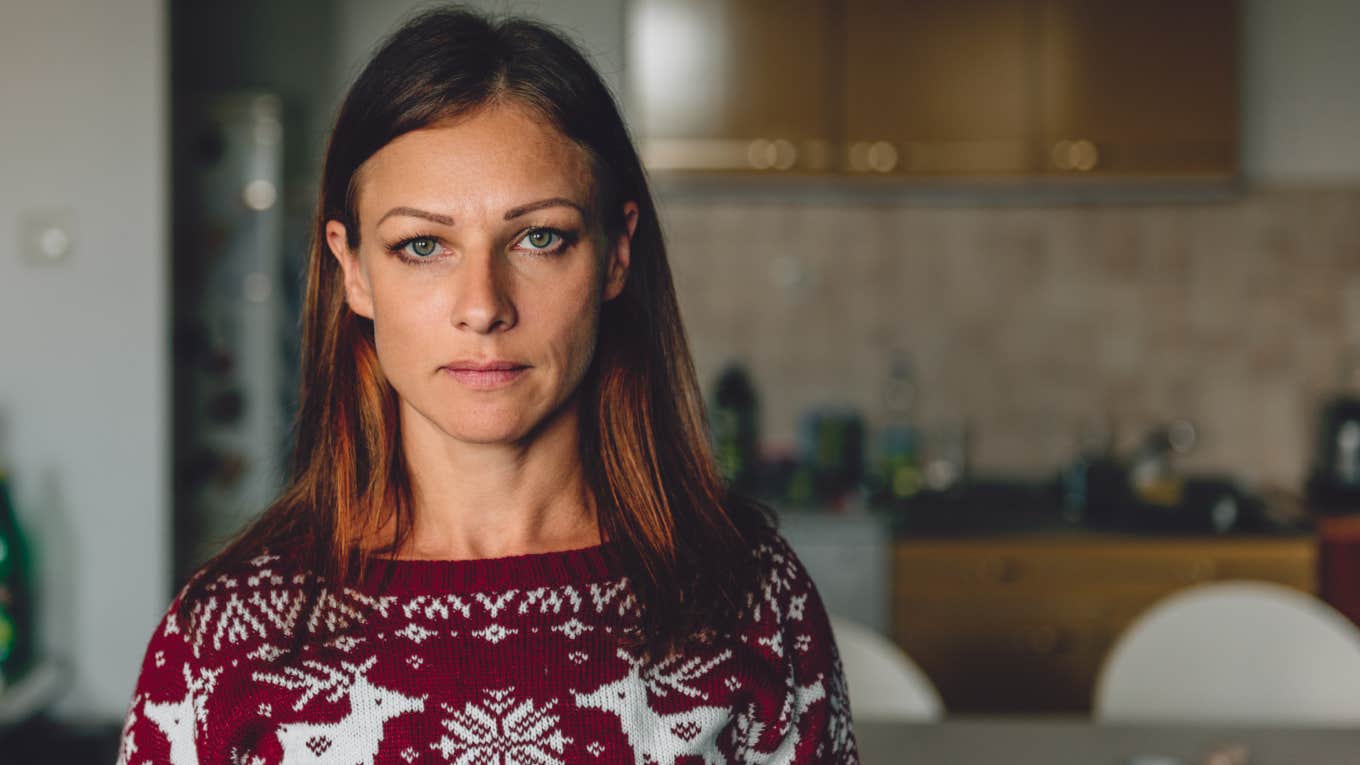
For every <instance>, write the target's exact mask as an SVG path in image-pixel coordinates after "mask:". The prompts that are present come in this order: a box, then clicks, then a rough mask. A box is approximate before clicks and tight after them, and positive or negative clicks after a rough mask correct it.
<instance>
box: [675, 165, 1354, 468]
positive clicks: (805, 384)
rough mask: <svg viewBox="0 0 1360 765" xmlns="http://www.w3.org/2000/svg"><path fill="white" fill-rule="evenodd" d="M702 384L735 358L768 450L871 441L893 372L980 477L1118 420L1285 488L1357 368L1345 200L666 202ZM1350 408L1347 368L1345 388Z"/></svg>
mask: <svg viewBox="0 0 1360 765" xmlns="http://www.w3.org/2000/svg"><path fill="white" fill-rule="evenodd" d="M660 204H661V209H662V219H663V224H664V225H665V226H666V230H667V233H668V237H669V244H670V257H671V264H672V269H673V270H674V273H675V277H676V283H677V286H678V289H679V292H680V300H681V304H682V307H683V310H684V317H685V321H686V325H687V328H688V331H689V333H690V339H691V344H692V348H693V351H694V355H695V361H696V364H697V366H698V370H699V374H700V377H701V380H703V382H704V384H705V386H709V385H711V383H712V382H713V380H714V379H715V377H716V376H717V373H718V371H719V370H720V368H721V367H722V365H723V364H724V363H725V362H727V361H729V360H740V361H742V362H744V363H746V364H747V365H748V366H749V368H750V369H751V372H752V375H753V377H754V379H755V382H756V384H757V386H758V388H759V391H760V394H761V404H762V420H763V428H764V434H765V439H764V440H765V441H766V443H767V444H768V445H771V446H775V447H778V446H779V445H782V444H790V443H792V441H793V439H794V437H795V436H794V434H795V432H796V430H795V428H796V422H797V418H798V416H799V414H800V413H801V412H803V411H805V410H806V409H807V408H808V407H811V406H815V405H818V404H824V403H841V404H849V405H852V406H855V407H857V408H859V409H860V410H861V411H863V412H864V414H865V415H866V418H867V421H868V423H869V425H870V426H871V428H872V427H876V426H877V425H878V424H880V423H881V422H882V420H883V417H884V409H885V407H884V405H883V401H882V399H883V389H884V381H885V380H886V378H887V373H888V365H889V359H890V357H891V355H892V353H893V352H895V351H900V352H905V353H907V354H909V355H910V358H911V360H912V362H913V364H914V367H915V369H916V377H917V382H918V385H919V390H920V393H919V396H918V403H917V417H918V420H919V421H920V422H921V423H922V424H923V425H924V426H925V427H926V428H927V429H928V430H929V429H932V428H934V427H937V426H947V425H949V424H951V423H958V422H967V423H968V424H969V426H970V428H971V431H972V434H973V440H972V455H971V456H972V463H973V466H974V468H975V469H976V470H977V471H979V472H983V473H1007V474H1034V475H1038V474H1041V473H1044V472H1047V471H1051V470H1053V469H1054V468H1055V467H1056V466H1057V465H1059V464H1060V463H1061V462H1063V461H1065V460H1067V459H1069V458H1070V457H1071V456H1072V455H1073V453H1074V449H1075V445H1076V443H1077V439H1078V436H1079V434H1080V433H1081V432H1082V430H1083V429H1084V428H1089V427H1090V426H1091V425H1092V424H1099V423H1102V422H1111V423H1113V425H1114V427H1115V433H1116V436H1117V440H1118V442H1119V443H1120V444H1121V445H1123V446H1124V447H1127V446H1129V445H1131V444H1132V443H1134V442H1136V441H1137V440H1138V438H1139V437H1140V435H1141V434H1142V433H1143V432H1144V431H1145V430H1146V429H1147V428H1148V427H1149V426H1151V425H1153V424H1156V423H1159V422H1164V421H1167V420H1169V419H1172V418H1178V417H1185V418H1189V419H1190V420H1191V421H1193V422H1194V423H1195V424H1196V425H1197V426H1198V427H1199V431H1200V436H1201V438H1200V444H1199V447H1198V448H1197V449H1196V451H1195V452H1194V453H1193V454H1192V455H1190V457H1189V459H1188V460H1186V462H1185V464H1186V466H1187V467H1189V468H1191V469H1195V470H1220V469H1221V470H1228V471H1232V472H1233V473H1235V474H1237V475H1239V476H1242V477H1244V478H1247V479H1249V480H1253V481H1258V482H1261V483H1264V484H1269V485H1274V486H1282V487H1286V488H1288V487H1294V488H1297V487H1298V486H1299V485H1300V482H1301V480H1302V477H1303V475H1304V473H1305V470H1306V468H1307V465H1308V459H1309V457H1310V455H1311V453H1312V441H1313V438H1314V428H1315V420H1316V410H1317V407H1318V405H1319V403H1320V401H1321V400H1322V399H1323V398H1324V397H1325V396H1326V395H1327V394H1328V393H1330V392H1331V391H1333V390H1335V389H1336V387H1337V386H1338V385H1339V384H1340V382H1341V380H1342V378H1343V376H1344V372H1345V364H1346V362H1345V359H1346V357H1347V354H1348V353H1349V352H1351V349H1356V348H1360V189H1354V188H1340V189H1335V188H1333V189H1261V190H1250V191H1245V192H1243V193H1241V194H1240V195H1239V196H1235V197H1233V198H1230V199H1227V200H1219V201H1213V202H1205V201H1200V202H1159V203H1156V204H1146V203H1141V204H1103V205H1101V204H1048V205H1043V206H1020V205H1017V204H1016V203H1015V201H1014V200H1009V201H1006V202H1004V203H1003V202H994V203H990V204H988V203H973V202H962V203H954V204H942V203H940V202H939V201H938V200H937V201H934V202H924V201H920V200H916V201H913V200H911V199H908V198H901V197H899V198H897V199H881V198H880V199H875V198H873V197H871V196H868V195H863V196H861V197H854V198H851V197H846V198H844V199H835V198H830V197H823V198H817V197H816V196H815V195H811V194H787V193H779V192H772V193H769V194H761V193H750V192H743V193H736V192H732V193H729V192H723V191H718V192H714V193H697V192H693V191H690V192H663V193H662V194H661V195H660ZM1355 377H1356V380H1357V390H1360V370H1357V374H1356V376H1355Z"/></svg>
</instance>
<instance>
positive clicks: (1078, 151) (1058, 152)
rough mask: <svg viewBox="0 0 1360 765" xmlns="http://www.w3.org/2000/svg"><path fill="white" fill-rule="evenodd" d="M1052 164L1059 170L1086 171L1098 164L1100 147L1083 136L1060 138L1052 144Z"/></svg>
mask: <svg viewBox="0 0 1360 765" xmlns="http://www.w3.org/2000/svg"><path fill="white" fill-rule="evenodd" d="M1052 157H1053V166H1054V167H1056V168H1058V169H1059V170H1069V171H1076V172H1079V173H1088V172H1090V171H1092V170H1094V169H1096V166H1097V165H1099V164H1100V149H1098V148H1096V145H1095V144H1094V143H1092V142H1090V141H1088V140H1086V139H1085V138H1078V139H1077V140H1075V141H1073V140H1069V139H1066V138H1064V139H1062V140H1060V141H1058V142H1057V143H1055V144H1053V151H1052Z"/></svg>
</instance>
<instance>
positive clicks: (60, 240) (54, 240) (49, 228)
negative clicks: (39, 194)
mask: <svg viewBox="0 0 1360 765" xmlns="http://www.w3.org/2000/svg"><path fill="white" fill-rule="evenodd" d="M75 248H76V213H75V210H71V209H65V208H50V209H41V210H26V211H24V212H21V213H19V252H20V253H21V255H22V257H23V258H24V259H25V260H27V261H28V262H29V263H31V264H34V265H55V264H57V263H61V262H63V261H65V260H66V259H67V258H69V257H71V253H73V252H75Z"/></svg>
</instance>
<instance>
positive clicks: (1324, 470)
mask: <svg viewBox="0 0 1360 765" xmlns="http://www.w3.org/2000/svg"><path fill="white" fill-rule="evenodd" d="M1307 488H1308V503H1309V505H1310V506H1311V507H1312V509H1313V510H1314V511H1317V512H1357V511H1360V397H1356V396H1354V395H1350V394H1341V395H1338V396H1336V397H1335V398H1333V399H1332V400H1331V401H1329V402H1327V404H1326V405H1325V406H1324V407H1323V409H1322V412H1321V416H1320V417H1319V423H1318V441H1317V447H1316V451H1315V452H1314V458H1313V467H1312V471H1311V473H1310V475H1309V477H1308V487H1307Z"/></svg>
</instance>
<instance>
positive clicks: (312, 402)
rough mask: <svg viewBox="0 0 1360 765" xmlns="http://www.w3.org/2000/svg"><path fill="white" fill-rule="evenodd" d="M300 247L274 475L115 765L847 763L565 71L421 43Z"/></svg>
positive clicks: (629, 192) (395, 67)
mask: <svg viewBox="0 0 1360 765" xmlns="http://www.w3.org/2000/svg"><path fill="white" fill-rule="evenodd" d="M315 234H316V236H315V243H314V244H313V248H312V253H311V258H310V264H309V268H308V275H307V278H308V281H307V296H306V302H305V306H304V309H303V311H304V317H303V321H304V325H303V370H302V378H303V386H302V396H301V406H300V411H299V415H298V420H297V426H296V435H297V443H296V451H295V458H294V461H295V464H294V469H293V475H292V479H291V482H290V484H289V486H288V487H287V489H286V490H285V492H284V493H283V496H282V497H281V498H280V499H279V500H278V501H277V502H276V503H275V504H274V505H273V506H272V507H270V508H269V509H268V510H267V511H266V512H265V513H264V515H263V516H262V517H261V518H260V519H259V520H257V521H256V522H255V523H254V524H253V525H252V526H251V527H250V528H248V529H247V530H246V531H245V532H244V533H243V534H242V535H241V536H240V537H239V538H238V539H236V540H235V541H233V542H232V543H231V544H230V545H229V546H228V547H227V548H226V549H225V550H224V551H223V552H222V553H221V554H219V555H218V556H217V557H216V558H214V559H213V560H212V561H210V562H209V563H208V564H207V565H206V566H205V567H204V568H203V569H202V570H200V571H199V572H198V573H197V574H196V575H195V576H194V577H193V578H192V579H191V581H190V582H189V584H188V585H187V586H186V587H185V589H184V590H183V591H182V592H181V593H180V595H179V597H178V598H176V601H175V603H174V604H173V605H172V606H171V608H170V610H169V612H168V613H167V614H166V616H165V618H164V620H163V621H162V623H161V625H160V627H159V628H158V629H157V630H156V632H155V633H154V635H153V637H152V639H151V643H150V645H149V647H148V649H147V653H146V659H145V662H144V664H143V666H142V673H141V677H140V681H139V683H138V687H137V690H136V692H135V694H134V697H133V701H132V706H131V709H130V711H129V714H128V717H127V721H126V723H125V726H124V735H123V745H122V754H121V762H124V763H130V764H132V765H141V763H143V762H152V763H167V762H168V763H174V764H175V765H184V764H185V763H214V764H216V763H233V764H237V763H244V764H245V765H265V764H266V763H269V764H271V765H272V763H279V762H282V763H304V762H306V763H337V764H344V765H351V764H353V763H394V764H396V763H401V764H403V765H413V764H414V763H417V762H426V763H436V762H457V763H492V762H495V763H502V762H504V763H512V762H515V763H520V762H523V763H528V762H532V763H553V762H583V763H594V762H600V763H643V762H645V761H651V762H655V763H664V764H666V765H669V764H670V763H674V762H677V761H678V760H680V759H681V758H685V757H688V758H690V759H691V761H697V760H702V761H703V762H705V763H719V762H781V763H793V762H800V763H801V762H853V761H855V759H856V755H855V747H854V740H853V736H852V734H851V731H850V722H849V720H850V718H849V709H848V706H847V702H846V696H845V687H844V681H843V679H842V675H841V671H840V664H839V659H838V657H837V654H836V649H835V645H834V643H833V641H832V637H831V633H830V628H829V626H828V622H827V618H826V614H825V613H824V611H823V609H822V606H821V605H820V602H819V601H818V598H817V594H816V592H815V590H814V589H813V587H812V584H811V582H810V581H809V580H808V578H807V576H806V574H805V572H804V571H803V570H802V568H801V566H800V565H799V564H798V562H797V560H796V559H795V558H794V556H793V555H792V554H791V553H790V552H789V550H788V548H787V547H786V546H785V544H784V543H783V541H782V540H781V539H780V538H779V536H778V535H777V534H776V533H775V532H774V531H773V530H772V528H771V527H770V524H769V522H768V520H767V519H766V517H765V515H764V514H763V513H762V512H761V511H760V509H759V508H758V507H757V506H755V505H754V504H752V503H750V502H747V501H743V500H742V499H741V498H739V497H736V496H732V495H730V494H728V493H727V492H726V491H725V489H724V488H723V486H722V484H721V482H720V480H719V478H718V477H717V475H716V473H715V470H714V466H713V461H712V458H711V456H710V454H709V452H708V449H707V447H706V443H705V435H704V433H705V431H704V428H703V424H702V410H701V406H700V403H699V396H698V393H697V385H696V383H695V378H694V372H693V368H692V364H691V361H690V357H689V352H688V349H687V347H686V343H685V338H684V333H683V330H682V328H681V325H680V320H679V311H678V308H677V305H676V300H675V295H674V290H673V288H672V284H671V278H670V273H669V268H668V266H667V263H666V256H665V248H664V245H663V242H662V237H661V232H660V228H659V225H658V222H657V216H656V211H655V209H654V207H653V204H652V200H651V196H650V192H649V191H648V189H647V184H646V181H645V178H644V176H643V171H642V169H641V166H640V164H639V161H638V158H637V155H636V152H635V151H634V149H633V147H632V145H631V143H630V141H629V138H628V135H627V132H626V130H625V128H624V126H623V123H622V120H621V119H620V117H619V114H618V111H617V109H616V107H615V105H614V103H613V101H612V99H611V98H610V96H609V93H608V91H607V89H606V88H605V87H604V85H603V84H602V83H601V81H600V79H599V77H598V76H597V75H596V73H595V72H594V71H593V70H592V69H591V67H590V66H589V64H588V63H587V62H586V60H585V59H584V58H583V57H582V56H581V55H580V53H579V52H578V51H576V50H575V49H574V48H573V47H571V46H570V45H569V44H568V43H566V42H565V41H563V40H562V39H561V38H560V37H558V36H557V35H555V34H554V33H552V32H551V31H549V30H547V29H545V28H543V27H541V26H539V25H536V24H534V23H531V22H527V21H522V20H511V21H508V22H505V23H502V24H498V25H497V24H492V23H490V22H488V21H487V20H485V19H483V18H481V17H479V16H476V15H472V14H469V13H466V12H462V11H456V10H443V11H435V12H431V13H428V14H426V15H424V16H421V17H419V18H417V19H415V20H414V21H412V22H410V23H409V24H408V25H406V26H405V27H404V28H403V29H402V30H400V31H399V32H397V34H395V35H394V36H393V37H392V38H390V39H389V40H388V41H387V42H386V43H385V45H384V46H383V47H382V49H381V50H380V51H379V52H378V53H377V54H376V56H375V57H374V59H373V60H372V61H371V62H370V63H369V65H368V66H367V68H366V69H365V70H364V71H363V73H362V74H361V75H360V76H359V79H358V80H357V82H356V83H355V84H354V86H353V88H352V89H351V90H350V92H349V94H348V96H347V97H346V99H345V102H344V105H343V107H342V109H341V111H340V114H339V117H338V119H337V122H336V125H335V129H334V131H333V133H332V136H331V140H330V145H329V148H328V150H327V155H326V162H325V168H324V170H323V178H322V185H321V198H320V204H319V207H318V214H317V220H316V231H315Z"/></svg>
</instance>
